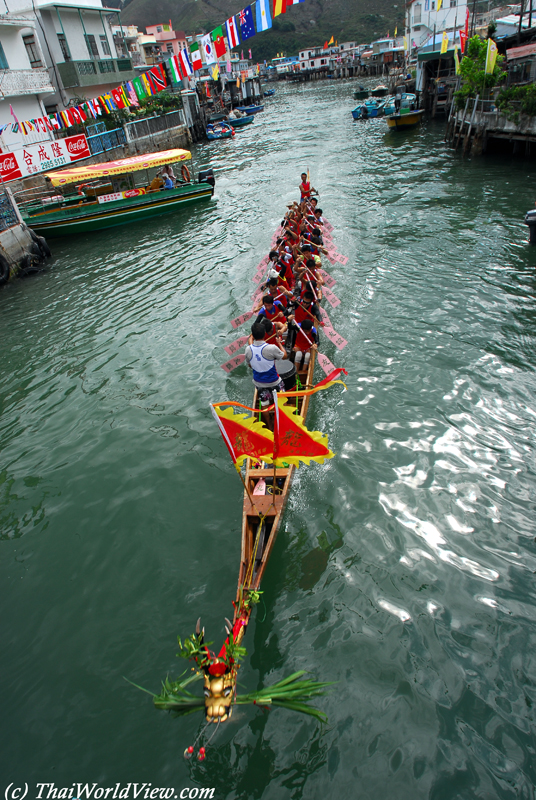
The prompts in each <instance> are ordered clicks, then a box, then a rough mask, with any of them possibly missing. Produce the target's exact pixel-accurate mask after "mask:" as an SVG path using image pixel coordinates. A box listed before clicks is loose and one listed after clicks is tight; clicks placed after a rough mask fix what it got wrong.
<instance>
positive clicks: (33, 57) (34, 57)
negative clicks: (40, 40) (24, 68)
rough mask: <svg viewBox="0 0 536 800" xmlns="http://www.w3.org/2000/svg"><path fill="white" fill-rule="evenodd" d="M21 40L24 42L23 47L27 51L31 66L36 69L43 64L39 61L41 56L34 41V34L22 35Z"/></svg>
mask: <svg viewBox="0 0 536 800" xmlns="http://www.w3.org/2000/svg"><path fill="white" fill-rule="evenodd" d="M22 41H23V42H24V47H25V48H26V52H27V53H28V58H29V59H30V66H31V68H32V69H38V68H39V67H42V66H43V64H42V62H41V56H40V54H39V48H38V47H37V44H36V41H35V36H34V35H33V34H32V35H31V36H23V37H22Z"/></svg>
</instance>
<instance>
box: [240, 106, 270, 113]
mask: <svg viewBox="0 0 536 800" xmlns="http://www.w3.org/2000/svg"><path fill="white" fill-rule="evenodd" d="M236 109H237V111H242V112H243V113H244V114H258V113H259V111H264V106H236Z"/></svg>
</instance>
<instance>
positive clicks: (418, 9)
mask: <svg viewBox="0 0 536 800" xmlns="http://www.w3.org/2000/svg"><path fill="white" fill-rule="evenodd" d="M420 21H421V4H420V3H416V4H415V8H414V10H413V24H414V25H418V24H419V23H420Z"/></svg>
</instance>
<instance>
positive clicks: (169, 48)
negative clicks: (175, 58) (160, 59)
mask: <svg viewBox="0 0 536 800" xmlns="http://www.w3.org/2000/svg"><path fill="white" fill-rule="evenodd" d="M166 47H167V51H168V53H169V54H170V56H172V55H173V45H172V44H168V45H167V46H166Z"/></svg>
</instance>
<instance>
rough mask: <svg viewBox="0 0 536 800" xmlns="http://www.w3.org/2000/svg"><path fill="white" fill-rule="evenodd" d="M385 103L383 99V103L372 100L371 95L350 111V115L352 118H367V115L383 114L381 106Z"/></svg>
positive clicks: (378, 115)
mask: <svg viewBox="0 0 536 800" xmlns="http://www.w3.org/2000/svg"><path fill="white" fill-rule="evenodd" d="M384 105H385V101H384V102H383V103H379V102H378V101H377V100H374V99H373V98H372V97H371V98H370V99H369V100H365V102H364V103H361V105H359V106H356V107H355V108H354V110H353V111H352V117H353V118H354V119H368V118H369V117H380V116H382V115H383V107H384Z"/></svg>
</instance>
